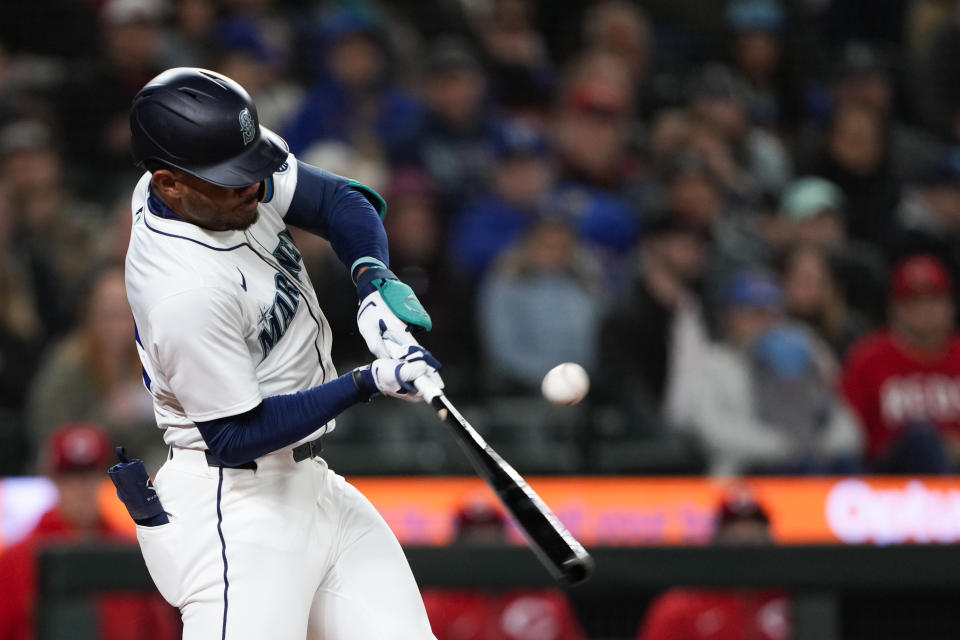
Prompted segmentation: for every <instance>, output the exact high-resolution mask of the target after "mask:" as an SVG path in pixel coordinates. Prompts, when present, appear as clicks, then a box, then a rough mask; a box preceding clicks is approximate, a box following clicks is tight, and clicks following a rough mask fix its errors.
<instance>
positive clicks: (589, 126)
mask: <svg viewBox="0 0 960 640" xmlns="http://www.w3.org/2000/svg"><path fill="white" fill-rule="evenodd" d="M635 92H636V87H635V85H634V80H633V78H632V77H631V76H630V69H629V66H628V65H627V64H626V63H625V62H624V61H623V59H622V58H621V57H620V56H618V55H616V54H614V53H611V52H608V51H603V50H595V51H588V52H586V53H584V54H582V55H581V56H580V57H578V58H577V59H576V60H575V61H574V62H573V63H572V65H571V66H570V68H569V70H568V71H567V73H566V78H565V82H564V85H563V89H562V90H561V91H560V92H559V94H558V95H557V98H556V102H555V108H554V112H553V117H552V120H551V122H550V133H551V140H552V142H553V145H554V151H555V153H556V156H557V160H558V167H559V170H560V180H561V182H564V183H570V184H574V185H582V186H585V187H590V188H592V189H595V190H597V191H600V192H604V193H606V194H608V195H610V196H615V197H617V198H620V199H622V200H624V201H626V202H627V203H628V204H629V205H630V206H631V208H633V209H639V208H640V206H641V205H642V202H643V197H642V195H643V194H642V189H643V183H644V176H643V171H642V166H641V163H640V160H639V157H638V156H637V154H636V153H635V152H634V150H633V149H632V148H631V142H632V135H633V128H634V124H635V123H634V116H633V112H634V106H635V105H634V95H635Z"/></svg>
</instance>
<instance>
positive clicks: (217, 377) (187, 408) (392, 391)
mask: <svg viewBox="0 0 960 640" xmlns="http://www.w3.org/2000/svg"><path fill="white" fill-rule="evenodd" d="M149 323H150V329H151V331H150V336H151V337H150V341H149V342H150V345H149V348H150V349H151V350H152V351H153V354H154V357H155V359H156V363H157V366H158V367H159V370H160V371H161V372H163V374H164V375H165V377H166V380H167V383H168V385H169V387H170V391H171V392H172V393H173V395H174V396H176V398H177V401H178V403H179V404H180V406H181V408H182V409H183V412H184V414H185V415H186V416H187V417H188V418H189V419H190V420H192V421H193V422H194V424H196V425H197V428H198V430H199V431H200V434H201V436H202V437H203V440H204V442H205V443H206V445H207V447H208V448H209V449H210V451H211V452H212V453H214V455H216V456H217V457H218V458H219V459H220V460H221V461H223V462H224V463H226V464H242V463H244V462H248V461H250V460H254V459H255V458H258V457H260V456H262V455H265V454H267V453H270V452H272V451H276V450H278V449H281V448H283V447H286V446H289V445H291V444H294V443H295V442H297V441H299V440H301V439H303V438H305V437H306V436H308V435H310V434H311V433H313V432H314V431H316V430H317V429H318V428H319V427H321V426H322V425H324V424H326V423H327V422H329V421H330V420H332V419H333V418H335V417H336V416H337V415H338V414H339V413H341V412H342V411H344V410H345V409H347V408H349V407H351V406H353V405H354V404H356V403H358V402H364V401H366V400H368V399H369V398H370V397H371V396H373V395H375V394H377V393H386V394H389V395H402V393H407V392H408V390H413V387H412V386H411V385H410V382H411V381H412V380H414V379H416V378H417V377H418V376H421V375H424V374H425V373H427V371H428V370H430V369H431V368H432V365H433V364H435V361H432V356H431V357H430V358H429V359H428V358H425V357H423V356H422V354H420V357H416V358H415V357H410V358H407V359H405V360H378V361H376V362H374V363H373V365H371V366H370V367H365V368H362V369H357V370H355V371H352V372H350V373H348V374H345V375H342V376H340V377H339V378H336V379H334V380H330V381H329V382H325V383H324V384H321V385H318V386H316V387H313V388H311V389H307V390H305V391H301V392H298V393H291V394H282V395H275V396H268V397H266V398H264V397H262V396H261V394H260V388H259V383H258V381H257V376H256V370H255V364H254V362H253V361H252V360H251V357H250V350H249V347H248V346H247V342H246V337H245V335H244V326H245V321H244V318H243V309H242V308H241V306H240V304H239V302H238V301H237V300H236V298H235V297H233V296H232V295H230V294H229V293H228V292H225V291H221V290H219V289H216V288H212V287H198V288H196V289H191V290H187V291H182V292H179V293H177V294H175V295H173V296H170V297H167V298H165V299H163V300H161V301H160V302H159V303H158V304H157V305H155V306H154V308H153V309H152V310H151V311H150V314H149ZM427 355H429V354H427ZM413 391H414V392H415V390H413ZM401 392H402V393H401Z"/></svg>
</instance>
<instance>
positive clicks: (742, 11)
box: [726, 0, 784, 31]
mask: <svg viewBox="0 0 960 640" xmlns="http://www.w3.org/2000/svg"><path fill="white" fill-rule="evenodd" d="M726 18H727V24H729V25H730V26H731V27H732V28H733V29H735V30H736V31H780V29H781V28H782V27H783V22H784V15H783V8H781V6H780V3H779V2H775V1H774V0H738V1H736V2H733V3H732V4H730V5H729V6H728V7H727V11H726Z"/></svg>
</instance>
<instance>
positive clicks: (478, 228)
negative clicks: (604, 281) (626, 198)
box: [450, 121, 638, 280]
mask: <svg viewBox="0 0 960 640" xmlns="http://www.w3.org/2000/svg"><path fill="white" fill-rule="evenodd" d="M491 150H492V151H493V154H494V157H495V159H496V163H495V165H494V167H493V169H492V176H491V184H490V188H489V189H488V190H487V191H485V192H483V193H482V194H481V196H480V197H479V198H478V199H476V200H474V201H473V202H471V203H469V204H468V205H467V206H466V207H464V208H463V209H462V210H461V211H460V213H459V214H458V215H457V217H456V218H455V219H454V221H453V224H452V228H451V231H450V242H451V248H452V250H451V255H452V257H453V261H454V264H455V266H456V267H457V268H458V269H459V270H460V271H461V272H462V273H463V274H465V275H466V276H467V277H468V278H470V279H474V280H479V279H480V278H482V277H483V276H484V274H485V273H486V271H487V269H488V267H489V266H490V264H491V263H492V262H493V260H494V259H495V258H496V257H497V256H498V255H500V254H501V253H502V252H503V251H504V250H505V249H507V248H508V247H509V246H510V245H512V244H513V243H514V242H516V241H517V240H519V238H520V236H521V235H522V234H523V232H524V231H526V230H527V229H528V228H529V227H530V226H531V225H532V224H533V223H535V222H536V221H537V220H539V219H541V218H544V217H550V218H557V219H561V220H565V221H566V222H567V223H569V224H570V225H571V226H573V227H574V228H575V229H576V230H577V232H578V233H579V235H580V236H581V239H583V240H584V241H586V242H587V243H589V244H591V245H593V246H596V247H598V248H600V249H601V250H603V251H604V252H608V253H613V254H616V255H619V254H622V253H623V252H624V251H625V250H626V249H627V248H629V247H630V246H631V244H632V242H633V241H634V239H635V238H636V236H637V233H638V224H637V222H636V220H635V219H634V216H633V214H632V212H631V211H630V210H629V209H628V208H627V206H626V204H625V203H624V202H622V201H621V200H619V199H617V198H613V197H611V196H610V195H608V194H606V193H603V192H602V191H599V190H597V189H594V188H591V187H588V186H584V185H576V184H570V183H560V182H558V177H557V170H556V163H555V162H554V156H553V155H552V148H551V146H550V144H549V142H548V140H547V137H546V136H545V135H544V134H543V133H542V132H540V131H538V130H536V129H534V128H532V127H529V126H527V125H526V124H524V123H522V122H519V121H507V122H503V123H502V124H501V125H500V126H498V127H497V128H496V129H495V130H494V132H493V135H492V137H491Z"/></svg>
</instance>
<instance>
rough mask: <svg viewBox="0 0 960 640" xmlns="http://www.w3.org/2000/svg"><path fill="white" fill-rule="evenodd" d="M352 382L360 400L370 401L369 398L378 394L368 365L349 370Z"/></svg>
mask: <svg viewBox="0 0 960 640" xmlns="http://www.w3.org/2000/svg"><path fill="white" fill-rule="evenodd" d="M350 377H351V378H352V379H353V384H354V385H355V386H356V387H357V391H358V392H359V393H360V401H361V402H370V398H372V397H374V396H377V395H380V391H379V390H378V389H377V383H376V382H375V381H374V380H373V372H372V371H370V367H359V368H357V369H354V370H353V371H351V372H350Z"/></svg>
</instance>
